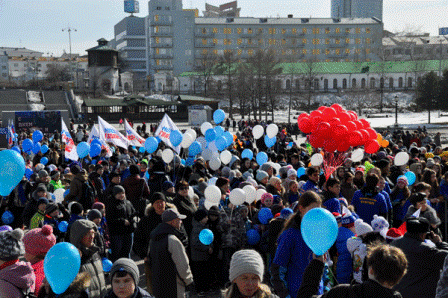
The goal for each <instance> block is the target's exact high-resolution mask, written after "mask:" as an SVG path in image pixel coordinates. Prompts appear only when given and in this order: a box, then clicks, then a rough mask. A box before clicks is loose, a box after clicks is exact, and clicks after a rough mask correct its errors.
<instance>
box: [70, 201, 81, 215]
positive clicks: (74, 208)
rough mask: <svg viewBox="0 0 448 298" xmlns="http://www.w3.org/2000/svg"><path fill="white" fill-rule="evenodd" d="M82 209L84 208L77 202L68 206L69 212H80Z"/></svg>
mask: <svg viewBox="0 0 448 298" xmlns="http://www.w3.org/2000/svg"><path fill="white" fill-rule="evenodd" d="M83 211H84V208H83V207H82V205H81V204H80V203H78V202H73V204H72V205H71V206H70V213H71V214H81V212H83Z"/></svg>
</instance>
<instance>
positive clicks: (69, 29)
mask: <svg viewBox="0 0 448 298" xmlns="http://www.w3.org/2000/svg"><path fill="white" fill-rule="evenodd" d="M64 31H67V32H68V42H69V46H70V60H69V68H70V78H71V79H73V69H72V35H71V33H72V31H75V32H76V31H78V30H76V29H75V28H71V27H67V28H62V32H64Z"/></svg>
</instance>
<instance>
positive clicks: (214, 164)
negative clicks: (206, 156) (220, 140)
mask: <svg viewBox="0 0 448 298" xmlns="http://www.w3.org/2000/svg"><path fill="white" fill-rule="evenodd" d="M208 165H209V166H210V169H212V170H213V171H217V170H218V169H219V168H220V167H221V160H220V159H219V158H217V157H213V158H212V159H210V161H209V162H208Z"/></svg>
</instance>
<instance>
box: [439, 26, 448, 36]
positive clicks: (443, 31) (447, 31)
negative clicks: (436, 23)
mask: <svg viewBox="0 0 448 298" xmlns="http://www.w3.org/2000/svg"><path fill="white" fill-rule="evenodd" d="M439 35H448V27H443V28H439Z"/></svg>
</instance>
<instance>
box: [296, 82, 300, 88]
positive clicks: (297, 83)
mask: <svg viewBox="0 0 448 298" xmlns="http://www.w3.org/2000/svg"><path fill="white" fill-rule="evenodd" d="M296 89H297V90H299V89H300V80H299V79H296Z"/></svg>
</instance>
